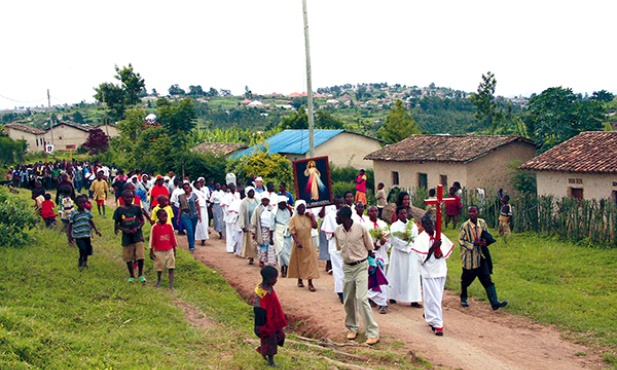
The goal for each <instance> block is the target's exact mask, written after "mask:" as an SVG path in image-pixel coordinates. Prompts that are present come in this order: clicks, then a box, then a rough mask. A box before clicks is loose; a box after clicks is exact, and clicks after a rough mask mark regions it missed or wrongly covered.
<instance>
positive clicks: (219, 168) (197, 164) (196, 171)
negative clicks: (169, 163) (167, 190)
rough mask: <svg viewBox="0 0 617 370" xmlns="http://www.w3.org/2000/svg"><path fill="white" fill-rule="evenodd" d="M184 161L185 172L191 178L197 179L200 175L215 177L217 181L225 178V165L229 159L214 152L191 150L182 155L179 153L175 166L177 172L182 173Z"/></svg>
mask: <svg viewBox="0 0 617 370" xmlns="http://www.w3.org/2000/svg"><path fill="white" fill-rule="evenodd" d="M183 161H184V174H185V175H186V176H189V177H190V178H191V180H197V178H199V177H200V176H203V177H204V178H205V179H214V180H215V181H216V182H222V181H224V180H225V166H226V165H227V160H226V159H225V157H224V156H217V155H215V154H214V153H195V152H189V153H186V154H184V155H182V156H180V155H178V156H177V157H176V160H175V162H174V163H173V168H174V171H175V172H176V173H182V162H183Z"/></svg>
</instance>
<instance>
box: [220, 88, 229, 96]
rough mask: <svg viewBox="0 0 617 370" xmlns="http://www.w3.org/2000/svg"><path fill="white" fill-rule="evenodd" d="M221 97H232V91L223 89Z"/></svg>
mask: <svg viewBox="0 0 617 370" xmlns="http://www.w3.org/2000/svg"><path fill="white" fill-rule="evenodd" d="M221 96H223V97H228V96H231V90H226V89H221Z"/></svg>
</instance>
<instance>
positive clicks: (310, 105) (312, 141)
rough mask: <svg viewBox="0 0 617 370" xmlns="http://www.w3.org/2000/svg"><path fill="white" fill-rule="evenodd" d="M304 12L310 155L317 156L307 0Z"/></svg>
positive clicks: (304, 4) (303, 3) (304, 3)
mask: <svg viewBox="0 0 617 370" xmlns="http://www.w3.org/2000/svg"><path fill="white" fill-rule="evenodd" d="M302 12H303V13H304V48H305V53H306V90H307V91H306V93H307V97H308V125H309V157H311V158H313V157H315V137H314V132H313V131H314V128H315V119H314V117H313V82H312V77H311V44H310V42H309V26H308V13H307V10H306V0H302Z"/></svg>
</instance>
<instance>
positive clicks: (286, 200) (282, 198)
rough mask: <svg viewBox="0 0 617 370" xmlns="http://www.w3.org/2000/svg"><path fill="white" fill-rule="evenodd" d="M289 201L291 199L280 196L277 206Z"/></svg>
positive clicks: (277, 198)
mask: <svg viewBox="0 0 617 370" xmlns="http://www.w3.org/2000/svg"><path fill="white" fill-rule="evenodd" d="M288 201H289V198H287V197H286V196H284V195H279V196H277V197H276V204H279V203H282V202H285V203H287V202H288Z"/></svg>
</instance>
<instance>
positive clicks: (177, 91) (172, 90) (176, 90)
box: [167, 84, 186, 95]
mask: <svg viewBox="0 0 617 370" xmlns="http://www.w3.org/2000/svg"><path fill="white" fill-rule="evenodd" d="M167 91H169V95H184V94H185V93H186V91H184V89H182V88H181V87H180V86H178V84H174V85H171V86H170V87H169V89H168V90H167Z"/></svg>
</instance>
